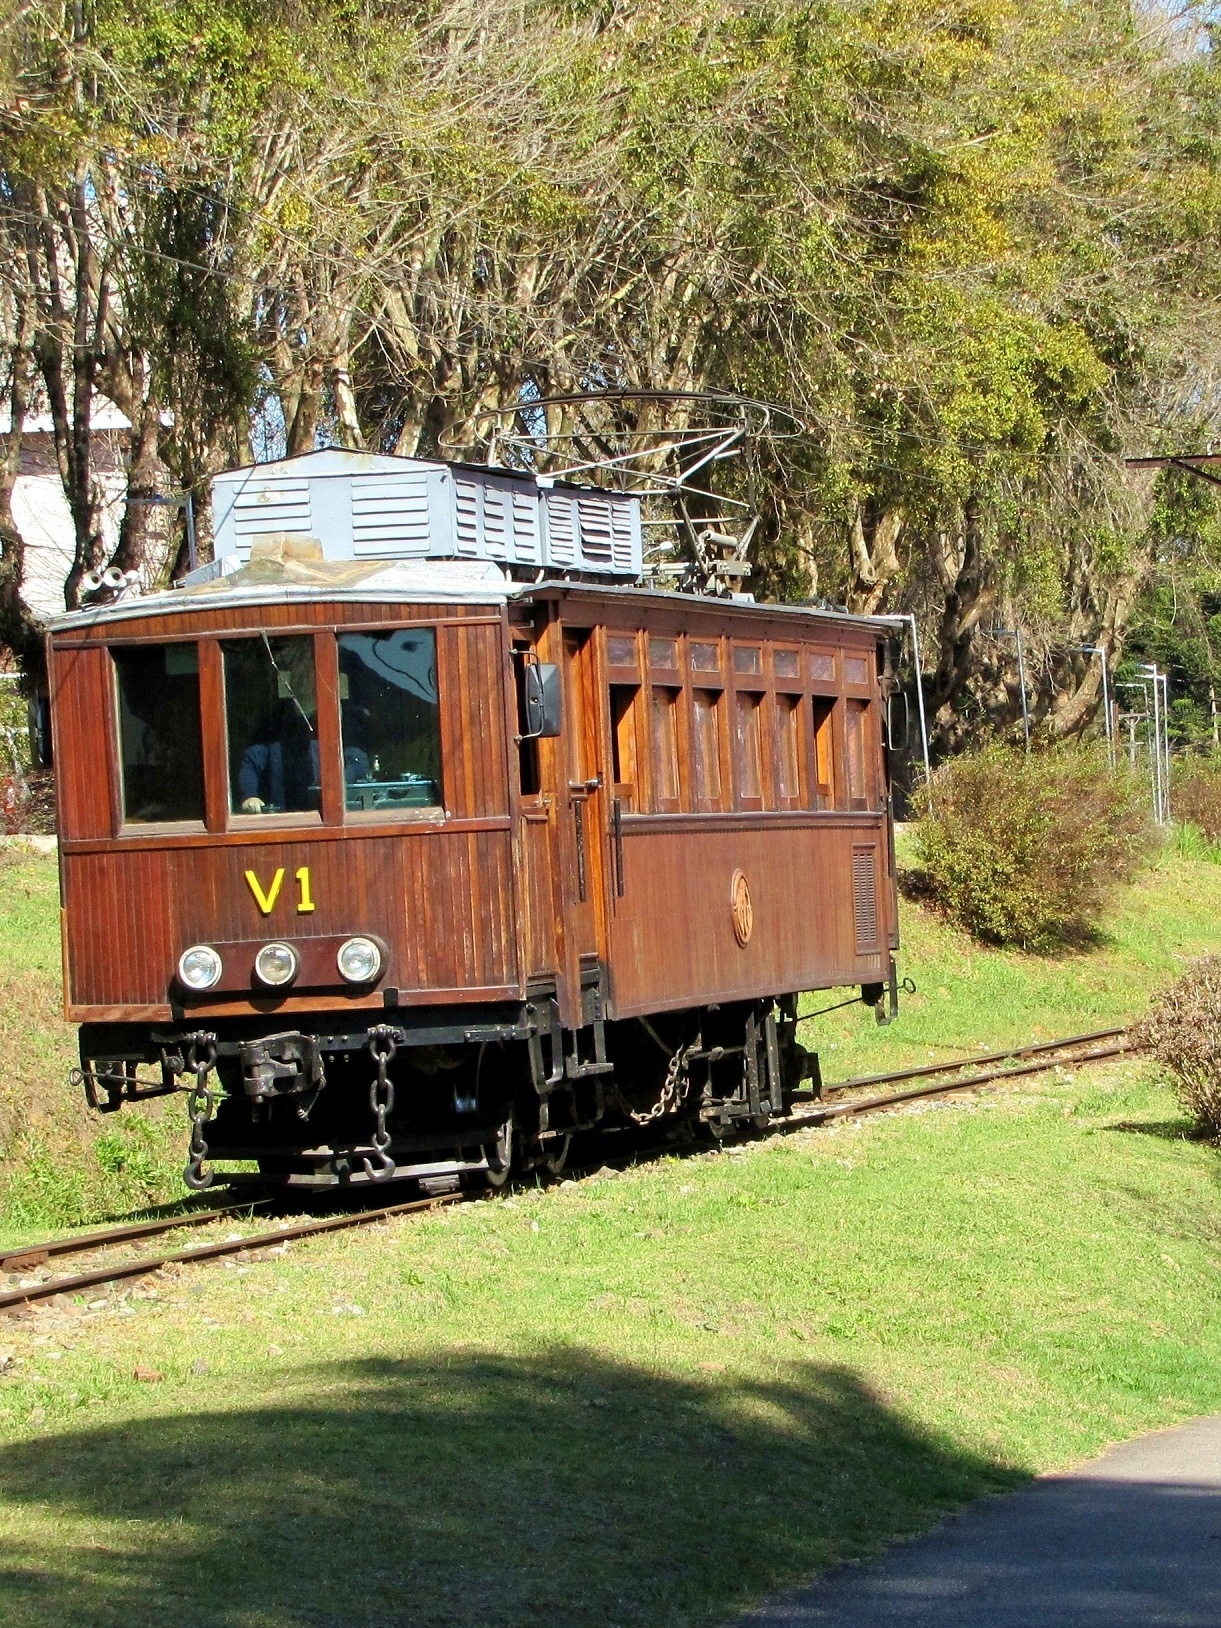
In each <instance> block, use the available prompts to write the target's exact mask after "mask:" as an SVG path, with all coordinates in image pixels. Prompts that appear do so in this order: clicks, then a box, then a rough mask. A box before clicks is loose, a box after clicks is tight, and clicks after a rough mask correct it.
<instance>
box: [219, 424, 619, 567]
mask: <svg viewBox="0 0 1221 1628" xmlns="http://www.w3.org/2000/svg"><path fill="white" fill-rule="evenodd" d="M212 487H213V499H212V504H213V516H214V520H213V524H214V527H215V552H216V560H217V561H219V562H223V561H225V560H228V562H229V564H228V566H227V567H226V569H232V566H233V565H234V564H235V563H237V564H244V563H245V562H246V561H247V560H248V559H249V558H250V549H251V544H252V543H253V542H254V541H255V540H256V539H257V538H261V537H266V536H268V535H269V534H270V535H275V534H277V533H283V532H287V533H290V534H295V535H297V536H303V537H311V538H314V539H316V540H317V542H318V543H319V544H320V545H321V549H322V557H323V559H326V560H363V561H369V562H370V563H371V564H374V565H377V566H380V565H381V564H382V562H383V561H390V560H398V559H403V560H406V559H435V560H452V559H466V560H489V561H496V562H498V563H500V564H502V565H504V566H508V567H510V568H512V567H515V566H525V567H527V568H528V569H529V570H532V571H533V570H536V569H537V568H538V567H539V566H542V567H544V568H546V569H553V570H555V571H557V572H561V573H567V572H570V571H580V572H582V573H587V574H588V575H590V576H593V577H629V578H632V577H638V576H639V575H640V570H641V533H640V501H639V499H638V498H637V497H636V496H634V495H633V494H631V493H624V492H609V491H602V490H592V489H590V488H586V487H579V486H567V487H558V488H557V487H553V486H550V485H548V484H547V483H546V482H545V481H543V480H542V478H541V477H540V478H539V479H538V480H532V479H530V477H529V476H527V475H512V474H509V473H507V472H505V471H504V470H500V469H480V468H476V467H475V466H473V465H467V464H443V463H441V462H439V461H434V460H431V459H425V458H393V457H389V456H383V455H381V454H378V453H370V452H354V451H351V450H349V449H347V448H343V447H327V448H325V449H323V450H321V451H318V452H307V453H302V454H301V455H300V456H299V457H294V458H285V459H281V460H279V461H278V462H276V463H273V464H257V465H248V466H247V467H246V468H244V469H233V470H228V471H226V472H225V473H224V474H222V475H217V476H216V477H215V478H214V480H213V483H212Z"/></svg>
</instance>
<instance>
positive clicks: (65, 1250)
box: [0, 1198, 272, 1272]
mask: <svg viewBox="0 0 1221 1628" xmlns="http://www.w3.org/2000/svg"><path fill="white" fill-rule="evenodd" d="M271 1202H272V1200H271V1199H269V1198H253V1199H245V1200H243V1202H242V1203H240V1204H226V1205H224V1206H223V1208H221V1209H216V1210H188V1211H185V1212H184V1213H183V1214H182V1215H173V1216H167V1217H165V1219H164V1220H161V1221H134V1222H132V1223H131V1224H130V1225H129V1226H125V1227H108V1228H107V1229H106V1230H105V1231H103V1232H79V1233H74V1234H69V1235H68V1236H67V1237H64V1238H48V1239H47V1240H46V1241H45V1242H44V1243H41V1244H24V1245H22V1247H21V1248H19V1249H11V1250H9V1251H8V1252H7V1254H4V1255H0V1272H21V1271H27V1270H29V1268H31V1267H34V1266H41V1265H42V1264H43V1262H44V1261H48V1260H50V1258H51V1257H52V1256H53V1255H85V1254H89V1253H90V1252H91V1251H93V1250H95V1249H105V1248H106V1247H107V1245H109V1244H126V1243H130V1242H131V1241H132V1239H134V1238H155V1237H157V1236H158V1234H160V1233H163V1232H172V1231H173V1230H174V1228H175V1227H202V1226H204V1225H205V1224H206V1223H207V1222H209V1221H223V1220H224V1218H225V1217H226V1216H228V1215H241V1214H242V1213H243V1212H244V1211H246V1210H253V1209H258V1208H259V1207H260V1206H261V1205H266V1204H270V1203H271Z"/></svg>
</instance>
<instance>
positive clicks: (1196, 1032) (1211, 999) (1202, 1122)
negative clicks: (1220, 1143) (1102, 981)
mask: <svg viewBox="0 0 1221 1628" xmlns="http://www.w3.org/2000/svg"><path fill="white" fill-rule="evenodd" d="M1135 1038H1136V1039H1138V1040H1140V1041H1143V1042H1144V1044H1145V1045H1147V1046H1148V1047H1149V1048H1150V1050H1151V1051H1152V1052H1153V1055H1154V1056H1155V1057H1156V1058H1157V1060H1158V1062H1159V1063H1161V1064H1162V1066H1163V1067H1164V1068H1165V1069H1166V1070H1167V1071H1168V1073H1169V1074H1170V1077H1171V1080H1172V1081H1173V1083H1174V1089H1175V1091H1176V1093H1177V1095H1178V1098H1179V1101H1180V1102H1181V1103H1182V1104H1183V1106H1184V1108H1186V1109H1187V1111H1188V1112H1189V1113H1190V1114H1192V1115H1193V1116H1194V1117H1195V1120H1196V1122H1197V1124H1198V1125H1199V1126H1200V1129H1201V1130H1202V1131H1203V1132H1204V1133H1205V1134H1206V1135H1207V1136H1210V1137H1212V1138H1213V1139H1214V1140H1216V1139H1218V1138H1221V955H1209V956H1205V958H1204V959H1203V960H1202V961H1197V962H1196V964H1195V965H1194V966H1193V967H1192V968H1191V970H1190V971H1189V972H1186V973H1185V974H1184V975H1183V977H1181V978H1180V979H1179V980H1178V982H1177V983H1174V984H1171V985H1170V987H1169V989H1164V990H1162V992H1161V993H1160V994H1159V995H1157V996H1155V997H1154V1000H1153V1004H1152V1006H1151V1007H1150V1009H1149V1015H1148V1017H1147V1018H1145V1020H1144V1022H1143V1023H1141V1024H1139V1025H1138V1026H1137V1028H1136V1030H1135Z"/></svg>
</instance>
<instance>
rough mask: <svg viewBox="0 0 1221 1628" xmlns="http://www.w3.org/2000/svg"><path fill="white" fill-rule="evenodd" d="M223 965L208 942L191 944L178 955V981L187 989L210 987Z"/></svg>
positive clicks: (215, 981) (214, 982)
mask: <svg viewBox="0 0 1221 1628" xmlns="http://www.w3.org/2000/svg"><path fill="white" fill-rule="evenodd" d="M223 970H224V967H223V965H222V963H221V958H220V956H219V955H217V953H216V951H215V950H214V949H213V948H212V946H211V945H210V944H192V945H191V948H190V949H189V950H183V952H182V954H181V955H180V956H179V957H178V982H179V983H180V984H185V986H186V987H187V988H188V989H198V990H203V989H211V988H212V986H213V984H216V983H219V982H220V975H221V973H222V972H223Z"/></svg>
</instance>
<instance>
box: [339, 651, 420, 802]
mask: <svg viewBox="0 0 1221 1628" xmlns="http://www.w3.org/2000/svg"><path fill="white" fill-rule="evenodd" d="M339 712H340V726H341V729H342V734H343V751H344V762H345V768H346V765H347V763H348V760H349V757H350V756H351V755H352V754H355V753H358V752H359V753H361V754H363V757H364V759H365V764H366V768H365V771H364V772H363V773H362V774H360V775H352V774H351V773H350V772H345V775H344V796H345V801H346V804H347V807H348V809H349V810H350V811H352V812H353V813H377V814H381V815H387V814H396V813H410V812H413V811H415V810H418V809H421V808H439V807H441V806H442V798H441V721H440V707H439V704H438V699H437V635H436V633H435V632H434V630H433V629H432V628H428V627H425V628H419V627H416V628H396V629H395V630H394V631H393V632H390V633H341V634H340V635H339Z"/></svg>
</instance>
